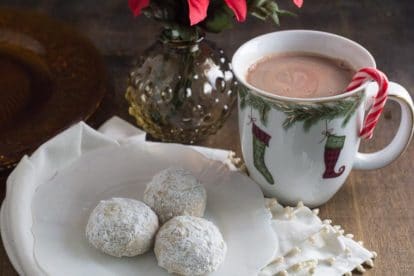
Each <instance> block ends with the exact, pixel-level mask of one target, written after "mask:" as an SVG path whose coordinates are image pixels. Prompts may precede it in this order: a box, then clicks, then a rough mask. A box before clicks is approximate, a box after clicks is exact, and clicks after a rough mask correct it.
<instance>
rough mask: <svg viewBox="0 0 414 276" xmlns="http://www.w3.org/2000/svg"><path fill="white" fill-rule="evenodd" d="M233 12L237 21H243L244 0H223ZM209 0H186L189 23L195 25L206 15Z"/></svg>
mask: <svg viewBox="0 0 414 276" xmlns="http://www.w3.org/2000/svg"><path fill="white" fill-rule="evenodd" d="M224 2H226V4H227V6H228V7H229V8H230V9H231V10H232V11H233V12H234V15H236V19H237V20H238V21H244V20H245V19H246V15H247V4H246V0H224ZM209 3H210V0H188V6H189V8H190V9H189V11H190V14H189V17H190V24H191V25H195V24H197V23H199V22H201V21H203V20H204V19H205V18H206V17H207V10H208V5H209Z"/></svg>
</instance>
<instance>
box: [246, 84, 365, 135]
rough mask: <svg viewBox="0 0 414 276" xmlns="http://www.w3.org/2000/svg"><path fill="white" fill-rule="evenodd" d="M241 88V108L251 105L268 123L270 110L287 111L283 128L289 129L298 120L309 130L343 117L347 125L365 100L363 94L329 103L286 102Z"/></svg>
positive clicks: (262, 119)
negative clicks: (319, 123) (266, 97)
mask: <svg viewBox="0 0 414 276" xmlns="http://www.w3.org/2000/svg"><path fill="white" fill-rule="evenodd" d="M239 90H240V92H239V93H240V108H242V109H244V107H246V106H251V107H252V108H254V109H256V110H257V111H258V112H259V114H260V121H261V123H262V124H263V125H265V126H266V125H267V121H268V114H269V111H270V110H271V109H272V108H274V109H276V110H279V111H282V112H283V113H285V115H286V116H287V118H286V119H285V121H284V122H283V128H284V129H286V130H287V129H289V128H290V127H292V126H293V125H294V124H295V123H297V122H303V129H304V130H305V131H306V132H307V131H309V129H310V128H311V127H312V126H313V125H315V124H316V123H318V122H319V121H320V120H328V121H330V120H333V119H336V118H340V117H343V118H344V120H343V122H342V126H343V127H344V126H346V125H347V123H348V122H349V120H350V119H351V117H352V115H353V114H354V113H355V111H356V110H357V108H358V107H359V105H360V104H361V102H362V100H363V95H362V94H355V96H353V97H351V98H349V99H347V100H338V101H333V102H329V103H323V102H322V103H316V104H315V103H312V104H309V105H302V104H301V105H299V104H293V103H292V104H286V103H283V102H279V101H276V100H272V101H270V100H269V99H266V100H265V99H263V98H262V97H259V96H256V95H253V94H252V93H248V92H247V91H246V89H239Z"/></svg>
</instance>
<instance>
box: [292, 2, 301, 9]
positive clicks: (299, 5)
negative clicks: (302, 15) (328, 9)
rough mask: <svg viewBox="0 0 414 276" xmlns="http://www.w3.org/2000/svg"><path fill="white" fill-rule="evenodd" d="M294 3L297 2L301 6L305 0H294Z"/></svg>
mask: <svg viewBox="0 0 414 276" xmlns="http://www.w3.org/2000/svg"><path fill="white" fill-rule="evenodd" d="M293 3H295V5H296V6H297V7H298V8H300V7H302V5H303V0H293Z"/></svg>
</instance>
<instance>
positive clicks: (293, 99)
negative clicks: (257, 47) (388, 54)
mask: <svg viewBox="0 0 414 276" xmlns="http://www.w3.org/2000/svg"><path fill="white" fill-rule="evenodd" d="M282 33H297V34H298V35H300V34H303V33H306V34H314V35H324V36H327V37H331V38H335V39H339V40H342V41H344V42H346V43H349V44H351V45H352V46H354V47H356V48H358V49H359V50H360V51H361V52H362V53H364V54H365V55H366V56H367V57H368V59H369V61H370V63H371V64H370V65H369V66H370V67H373V68H377V66H376V62H375V59H374V57H373V55H372V54H371V53H370V52H369V51H368V50H367V49H366V48H365V47H363V46H362V45H361V44H359V43H358V42H355V41H353V40H351V39H349V38H346V37H344V36H340V35H337V34H333V33H329V32H324V31H317V30H305V29H296V30H284V31H276V32H270V33H266V34H263V35H259V36H256V37H254V38H252V39H250V40H248V41H246V42H244V43H243V44H242V45H241V46H240V47H239V48H238V49H237V50H236V52H235V53H234V54H233V57H232V61H231V63H232V65H234V61H235V60H236V59H237V58H238V56H239V55H240V54H241V52H242V51H243V50H244V49H245V48H246V47H249V44H251V43H253V42H254V41H257V40H262V39H263V38H266V37H269V36H275V35H279V34H282ZM249 66H250V65H249ZM233 73H234V75H235V76H236V78H237V80H238V81H239V82H240V83H242V84H243V85H244V86H245V87H247V88H249V89H250V90H251V92H253V93H255V94H258V95H259V96H263V97H265V98H270V99H273V100H281V101H290V102H304V103H313V102H329V101H336V100H340V99H343V98H347V97H350V96H353V95H354V94H356V93H358V92H360V91H361V90H363V89H365V87H366V86H367V85H368V82H367V83H365V84H364V85H362V86H360V87H357V88H355V89H353V90H351V91H348V92H345V93H341V94H338V95H334V96H327V97H317V98H297V97H287V96H280V95H276V94H273V93H270V92H267V91H265V90H263V89H260V88H257V87H255V86H253V85H251V84H249V83H248V82H247V81H246V80H245V79H246V78H245V77H243V76H240V75H239V72H238V70H235V69H234V68H233Z"/></svg>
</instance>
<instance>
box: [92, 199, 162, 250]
mask: <svg viewBox="0 0 414 276" xmlns="http://www.w3.org/2000/svg"><path fill="white" fill-rule="evenodd" d="M158 228H159V223H158V217H157V215H156V214H155V213H154V211H152V210H151V208H149V207H148V206H147V205H146V204H144V203H143V202H141V201H138V200H134V199H128V198H112V199H109V200H103V201H101V202H99V204H98V205H97V206H96V207H95V209H94V210H93V211H92V213H91V214H90V216H89V220H88V224H87V225H86V237H87V239H88V241H89V243H90V244H92V245H93V246H94V247H95V248H97V249H99V250H101V251H102V252H104V253H106V254H109V255H112V256H115V257H122V256H127V257H132V256H136V255H139V254H143V253H145V252H147V251H148V250H149V249H151V247H152V245H153V241H154V237H155V234H156V233H157V230H158Z"/></svg>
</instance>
